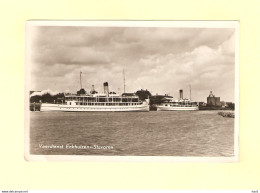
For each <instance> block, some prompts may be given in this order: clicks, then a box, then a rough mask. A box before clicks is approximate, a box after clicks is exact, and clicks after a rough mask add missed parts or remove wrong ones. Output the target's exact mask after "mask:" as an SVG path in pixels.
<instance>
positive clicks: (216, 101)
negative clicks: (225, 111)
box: [207, 91, 221, 107]
mask: <svg viewBox="0 0 260 193" xmlns="http://www.w3.org/2000/svg"><path fill="white" fill-rule="evenodd" d="M207 106H214V107H220V106H221V102H220V97H215V95H213V93H212V91H210V94H209V96H208V97H207Z"/></svg>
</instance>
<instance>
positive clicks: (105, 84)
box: [104, 82, 109, 96]
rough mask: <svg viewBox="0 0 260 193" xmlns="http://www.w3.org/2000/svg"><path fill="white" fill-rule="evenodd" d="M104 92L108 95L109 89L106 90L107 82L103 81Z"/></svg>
mask: <svg viewBox="0 0 260 193" xmlns="http://www.w3.org/2000/svg"><path fill="white" fill-rule="evenodd" d="M104 93H105V94H106V95H107V96H108V95H109V90H108V82H104Z"/></svg>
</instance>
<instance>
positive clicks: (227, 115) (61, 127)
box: [25, 20, 239, 162]
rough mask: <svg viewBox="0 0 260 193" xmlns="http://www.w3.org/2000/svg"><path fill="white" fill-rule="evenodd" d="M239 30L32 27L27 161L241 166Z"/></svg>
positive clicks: (219, 26) (71, 24)
mask: <svg viewBox="0 0 260 193" xmlns="http://www.w3.org/2000/svg"><path fill="white" fill-rule="evenodd" d="M238 25H239V23H238V22H236V21H37V20H35V21H27V23H26V34H25V35H26V39H25V44H26V50H25V52H26V53H25V63H26V66H25V74H26V77H25V78H26V80H25V84H26V85H25V115H26V117H25V159H26V160H28V161H34V160H64V161H66V160H83V161H84V160H86V161H88V160H98V161H100V160H101V161H102V160H115V161H129V160H130V161H131V160H137V161H138V160H145V161H153V160H159V161H161V160H162V161H175V160H177V161H211V162H212V161H216V162H236V161H238V121H239V111H238V108H239V94H238V93H239V77H238V47H239V42H238V36H239V28H238Z"/></svg>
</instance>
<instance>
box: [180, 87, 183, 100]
mask: <svg viewBox="0 0 260 193" xmlns="http://www.w3.org/2000/svg"><path fill="white" fill-rule="evenodd" d="M180 99H181V100H182V99H183V90H182V89H181V90H180Z"/></svg>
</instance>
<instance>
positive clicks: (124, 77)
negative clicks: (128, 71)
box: [123, 69, 125, 93]
mask: <svg viewBox="0 0 260 193" xmlns="http://www.w3.org/2000/svg"><path fill="white" fill-rule="evenodd" d="M123 76H124V93H125V69H123Z"/></svg>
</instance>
